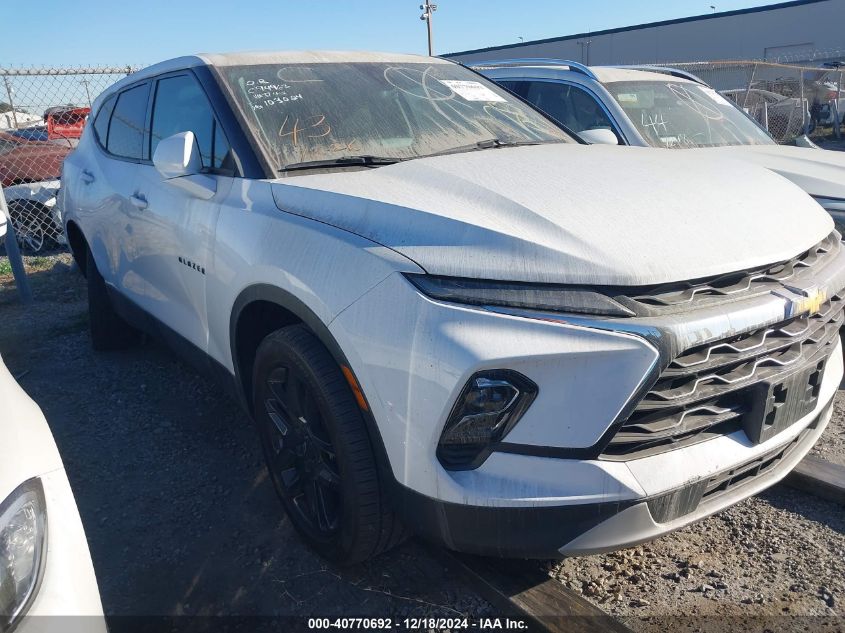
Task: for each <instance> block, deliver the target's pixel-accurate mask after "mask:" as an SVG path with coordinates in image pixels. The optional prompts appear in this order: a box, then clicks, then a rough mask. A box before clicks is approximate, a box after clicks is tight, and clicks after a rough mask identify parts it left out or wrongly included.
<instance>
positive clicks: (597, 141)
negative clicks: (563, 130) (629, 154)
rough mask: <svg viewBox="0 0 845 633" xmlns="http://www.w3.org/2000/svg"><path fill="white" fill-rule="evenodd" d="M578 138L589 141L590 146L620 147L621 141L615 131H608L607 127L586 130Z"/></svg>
mask: <svg viewBox="0 0 845 633" xmlns="http://www.w3.org/2000/svg"><path fill="white" fill-rule="evenodd" d="M578 136H580V137H581V138H582V139H584V140H585V141H587V142H588V143H589V144H590V145H619V139H617V138H616V134H614V133H613V130H608V129H607V128H606V127H600V128H597V129H595V130H584V131H583V132H578Z"/></svg>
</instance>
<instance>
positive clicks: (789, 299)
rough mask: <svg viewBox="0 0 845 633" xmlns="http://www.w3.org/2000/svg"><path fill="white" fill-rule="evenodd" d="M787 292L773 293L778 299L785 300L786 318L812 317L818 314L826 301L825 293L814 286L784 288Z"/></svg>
mask: <svg viewBox="0 0 845 633" xmlns="http://www.w3.org/2000/svg"><path fill="white" fill-rule="evenodd" d="M784 290H786V291H787V292H781V291H777V290H776V291H775V292H774V294H776V295H777V296H779V297H782V298H784V299H786V317H787V318H791V317H794V316H802V315H805V314H807V315H813V314H815V313H816V312H818V311H819V310H820V309H821V307H822V306H823V305H824V302H825V301H827V292H825V291H824V290H822V289H821V288H818V287H816V286H814V287H811V288H797V287H794V286H785V287H784Z"/></svg>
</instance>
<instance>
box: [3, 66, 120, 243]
mask: <svg viewBox="0 0 845 633" xmlns="http://www.w3.org/2000/svg"><path fill="white" fill-rule="evenodd" d="M134 70H135V68H134V67H132V66H121V67H98V68H3V67H0V190H2V194H3V196H4V197H5V200H6V210H7V213H8V215H9V226H10V228H11V232H10V235H11V234H12V233H13V234H14V235H15V239H16V240H17V244H18V246H19V249H20V251H21V252H22V253H23V254H25V255H32V254H42V253H46V252H50V251H55V250H57V249H62V248H65V247H66V246H67V242H66V240H65V236H64V234H63V231H62V216H61V209H60V208H59V204H58V191H59V185H60V182H59V177H60V175H61V169H62V161H63V160H64V159H65V157H66V156H67V155H68V154H69V153H70V152H71V151H72V150H73V148H74V147H76V144H77V143H78V142H79V137H80V136H81V134H82V129H83V127H84V125H85V123H86V120H87V116H88V113H89V111H90V108H91V104H92V102H93V101H94V99H95V98H96V97H97V95H98V94H100V92H102V91H103V90H104V89H105V88H106V87H108V86H109V85H111V84H112V83H114V82H115V81H117V80H119V79H121V78H123V77H125V76H126V75H127V74H129V73H131V72H133V71H134ZM6 239H7V240H8V239H9V237H7V238H6ZM6 250H7V251H8V250H9V249H8V248H6Z"/></svg>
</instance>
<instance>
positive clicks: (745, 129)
mask: <svg viewBox="0 0 845 633" xmlns="http://www.w3.org/2000/svg"><path fill="white" fill-rule="evenodd" d="M605 87H606V88H607V89H608V91H610V94H611V95H612V96H613V98H614V99H616V102H617V103H618V104H619V105H620V106H621V107H622V109H623V110H624V111H625V114H627V115H628V118H629V119H631V122H632V123H633V124H634V126H635V127H636V128H637V130H638V131H639V133H640V134H641V135H642V136H643V138H644V139H645V140H646V141H647V142H648V143H649V144H650V145H652V146H654V147H668V148H687V147H717V146H722V145H771V144H774V141H773V140H772V139H771V137H769V135H768V134H766V132H765V131H763V130H762V129H761V128H760V127H758V126H757V124H756V123H754V122H753V121H752V120H751V119H749V118H748V117H747V116H745V114H744V113H743V112H742V111H741V110H739V109H737V108H736V106H734V105H733V104H732V103H731V102H730V101H728V100H727V99H725V98H724V97H723V96H722V95H720V94H719V93H718V92H716V91H715V90H713V89H712V88H708V87H707V86H701V85H699V84H692V83H686V82H684V83H680V82H679V83H673V82H662V81H615V82H610V83H607V84H605Z"/></svg>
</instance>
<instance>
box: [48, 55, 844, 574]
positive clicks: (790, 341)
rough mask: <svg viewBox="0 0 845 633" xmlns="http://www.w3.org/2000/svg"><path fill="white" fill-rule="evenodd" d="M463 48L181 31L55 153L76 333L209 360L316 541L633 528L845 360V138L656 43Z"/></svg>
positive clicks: (682, 516) (480, 542)
mask: <svg viewBox="0 0 845 633" xmlns="http://www.w3.org/2000/svg"><path fill="white" fill-rule="evenodd" d="M477 70H478V71H480V72H483V73H485V74H487V75H488V76H489V77H490V78H492V79H495V81H497V82H501V84H502V85H498V84H497V83H495V82H494V81H491V80H490V79H488V78H485V77H484V76H482V75H480V74H478V73H477V72H475V71H474V70H472V69H469V68H466V67H464V66H461V65H459V64H456V63H454V62H451V61H447V60H443V59H437V58H427V57H418V56H412V55H396V54H380V53H332V52H307V53H305V52H303V53H261V54H257V53H256V54H246V53H244V54H229V55H203V56H191V57H182V58H178V59H174V60H170V61H166V62H163V63H161V64H157V65H155V66H151V67H149V68H146V69H144V70H142V71H139V72H137V73H134V74H133V75H130V76H129V77H127V78H125V79H123V80H121V81H120V82H118V83H116V84H115V85H114V86H112V87H111V88H109V89H108V90H106V91H105V92H104V93H103V94H102V95H100V96H99V97H98V98H97V100H96V102H95V103H94V105H93V109H92V112H91V115H90V124H88V125H86V126H85V129H84V132H83V134H82V137H81V139H80V141H79V145H78V147H77V148H76V149H75V151H73V152H72V153H71V154H69V155H68V156H67V158H66V159H65V160H64V162H63V167H62V178H61V181H62V187H61V189H60V192H59V198H60V204H59V206H60V207H61V209H62V222H63V223H64V227H65V233H66V235H67V237H68V241H69V244H70V247H71V249H72V252H73V255H74V257H75V259H76V261H77V263H78V264H79V268H80V270H81V271H82V272H83V273H84V274H85V276H86V278H87V282H88V299H89V312H90V327H91V339H92V343H93V345H94V347H95V348H97V349H100V350H109V349H116V348H121V347H125V346H128V345H131V344H132V343H133V342H134V341H135V340H137V336H138V332H139V331H141V330H143V331H147V332H150V333H153V334H157V335H160V336H161V337H162V338H164V339H165V340H167V341H168V342H170V343H171V344H172V345H173V347H174V348H175V349H177V350H179V351H180V352H181V353H183V354H184V355H185V356H186V357H187V358H188V359H190V360H193V361H194V362H195V364H196V365H197V366H198V367H200V368H203V369H205V370H207V371H209V373H211V374H212V375H214V376H216V377H217V378H219V379H220V380H221V381H222V382H223V383H224V384H225V385H226V386H227V387H229V389H230V390H231V391H232V392H233V393H234V394H236V396H237V398H238V400H239V401H240V402H241V404H242V405H243V408H244V411H245V413H246V415H248V416H249V417H251V418H252V419H253V420H254V422H255V424H256V428H257V429H258V434H259V437H260V441H261V444H262V447H263V450H264V454H265V457H266V460H267V467H268V471H269V473H270V476H271V480H272V481H273V483H274V486H275V487H276V490H277V492H278V494H279V497H280V499H281V503H282V506H283V507H284V509H285V510H286V512H287V514H288V516H289V518H290V520H291V522H292V524H293V525H294V526H295V527H296V529H297V530H298V531H299V533H300V534H301V535H302V537H303V538H304V539H305V540H306V541H307V542H308V543H309V544H310V545H311V546H312V547H313V548H315V549H316V550H317V551H319V552H320V553H321V554H322V555H324V556H326V557H328V558H330V559H332V560H334V561H337V562H343V563H349V562H355V561H360V560H363V559H366V558H368V557H371V556H373V555H376V554H378V553H379V552H382V551H384V550H386V549H388V548H389V547H391V546H392V545H394V544H395V543H397V542H399V541H400V540H401V539H402V538H403V537H404V535H405V534H406V533H407V531H408V530H409V529H411V530H413V531H416V532H418V533H421V534H423V535H426V536H428V537H430V538H433V539H436V540H439V541H440V542H442V543H444V544H445V545H447V546H448V547H451V548H454V549H458V550H463V551H469V552H474V553H480V554H492V555H502V556H523V557H531V556H540V557H549V556H561V555H573V554H585V553H591V552H600V551H605V550H609V549H616V548H620V547H626V546H629V545H633V544H635V543H640V542H643V541H646V540H648V539H651V538H654V537H656V536H659V535H661V534H664V533H666V532H669V531H672V530H675V529H677V528H679V527H682V526H684V525H687V524H689V523H691V522H693V521H697V520H699V519H701V518H702V517H705V516H708V515H710V514H712V513H714V512H717V511H719V510H721V509H723V508H725V507H727V506H729V505H731V504H733V503H735V502H737V501H739V500H741V499H743V498H745V497H747V496H749V495H751V494H754V493H756V492H758V491H759V490H762V489H763V488H765V487H767V486H769V485H771V484H773V483H774V482H776V481H778V480H779V479H780V478H782V477H783V476H785V475H786V473H787V472H788V471H789V470H790V469H791V468H792V467H793V466H794V465H795V464H796V463H797V462H798V461H799V460H801V459H802V458H803V456H804V455H805V454H806V453H807V451H809V450H810V448H811V446H812V445H813V444H814V443H815V441H816V440H817V439H818V437H819V436H820V434H821V433H822V432H823V431H824V429H825V427H826V425H827V423H828V421H829V419H830V415H831V405H832V398H833V395H834V393H835V391H836V388H837V386H838V385H839V383H840V380H841V378H842V374H843V363H842V351H841V346H840V339H839V330H840V328H841V326H842V325H843V320H845V317H844V316H843V308H844V307H845V294H843V290H844V289H845V251H843V248H842V242H841V240H840V237H841V236H840V234H839V233H837V232H836V231H835V229H834V222H833V221H832V220H831V217H830V216H829V215H828V214H827V213H825V211H824V209H823V208H822V206H820V205H819V203H818V202H822V203H823V204H825V205H826V206H827V208H828V210H829V211H831V212H832V213H836V212H837V211H838V208H837V207H836V206H835V205H838V204H840V203H841V201H842V200H843V199H845V193H843V192H842V186H843V185H842V178H841V175H840V174H841V168H842V163H841V162H839V161H840V159H839V156H838V155H835V154H834V155H832V156H830V154H832V153H831V152H825V151H823V150H806V151H801V150H798V151H796V149H797V148H781V147H778V146H777V145H776V144H775V143H774V142H773V141H772V139H771V138H770V137H769V136H768V135H767V134H766V133H765V132H763V131H762V130H761V129H760V128H759V127H758V126H757V125H756V124H755V123H754V122H753V121H752V120H751V119H749V118H748V117H747V116H746V115H745V114H744V113H743V112H742V111H740V110H739V109H737V108H736V107H735V106H734V105H733V104H732V103H731V102H730V101H729V100H727V99H725V98H724V97H722V96H721V95H719V94H718V93H716V92H715V91H713V90H712V89H710V88H709V87H708V86H706V85H704V84H702V83H701V82H700V81H698V80H696V79H695V78H692V77H688V76H677V73H676V74H672V71H667V70H660V71H656V70H650V71H642V70H635V69H631V68H588V67H584V66H581V65H578V64H574V63H571V62H556V61H548V60H529V61H527V62H526V61H525V60H523V61H519V60H515V61H511V62H509V63H496V64H487V65H480V66H478V67H477ZM667 72H668V73H669V74H668V75H667ZM584 141H590V142H592V143H594V145H590V144H586V143H585V142H584ZM618 144H625V145H633V146H639V147H629V148H619V147H612V146H610V145H618ZM658 148H662V149H658ZM667 149H686V150H687V151H682V152H681V151H678V152H675V151H667ZM764 167H765V168H764ZM782 176H786V178H784V177H782ZM790 180H791V181H792V182H790ZM796 183H797V184H798V185H800V186H797V185H796ZM802 187H803V188H804V190H802ZM805 190H806V192H809V193H811V194H813V195H814V196H816V200H817V201H818V202H817V201H814V200H813V198H811V197H810V196H808V195H807V193H806V192H805Z"/></svg>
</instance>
